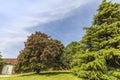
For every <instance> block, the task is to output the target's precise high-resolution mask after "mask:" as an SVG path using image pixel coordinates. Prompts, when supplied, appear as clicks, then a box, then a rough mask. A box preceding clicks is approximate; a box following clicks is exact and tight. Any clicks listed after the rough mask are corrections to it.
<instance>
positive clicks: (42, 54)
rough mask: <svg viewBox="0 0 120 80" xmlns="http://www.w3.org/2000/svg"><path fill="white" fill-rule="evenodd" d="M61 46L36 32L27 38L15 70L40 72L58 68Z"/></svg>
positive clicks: (56, 41)
mask: <svg viewBox="0 0 120 80" xmlns="http://www.w3.org/2000/svg"><path fill="white" fill-rule="evenodd" d="M63 49H64V46H63V44H62V43H61V42H60V41H58V40H55V39H52V38H51V37H49V36H48V35H47V34H44V33H41V32H36V33H35V34H32V35H31V36H29V37H28V39H27V41H26V42H25V48H24V49H23V50H22V51H20V55H19V56H18V58H17V60H18V64H17V65H16V70H19V71H35V72H37V73H39V72H40V70H41V69H43V68H50V67H59V66H60V65H61V63H62V62H61V61H60V58H61V55H62V53H63Z"/></svg>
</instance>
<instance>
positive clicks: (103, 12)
mask: <svg viewBox="0 0 120 80" xmlns="http://www.w3.org/2000/svg"><path fill="white" fill-rule="evenodd" d="M81 43H82V44H83V45H84V47H85V52H84V53H82V54H81V52H77V53H78V54H75V55H74V60H73V62H72V67H73V73H74V74H75V75H77V76H79V77H81V78H82V79H84V80H119V79H120V4H118V3H112V2H111V1H110V2H107V1H106V0H103V1H102V3H101V5H100V6H99V8H98V13H97V14H96V15H95V16H94V20H93V25H92V26H90V27H87V28H86V34H85V35H84V36H83V38H82V40H81Z"/></svg>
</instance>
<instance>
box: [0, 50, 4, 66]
mask: <svg viewBox="0 0 120 80" xmlns="http://www.w3.org/2000/svg"><path fill="white" fill-rule="evenodd" d="M3 65H4V61H3V60H2V55H1V52H0V67H2V66H3Z"/></svg>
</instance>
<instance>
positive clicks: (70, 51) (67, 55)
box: [62, 41, 84, 69]
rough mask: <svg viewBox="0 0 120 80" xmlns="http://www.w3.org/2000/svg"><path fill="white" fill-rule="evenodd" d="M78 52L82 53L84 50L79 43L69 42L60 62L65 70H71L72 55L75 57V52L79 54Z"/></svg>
mask: <svg viewBox="0 0 120 80" xmlns="http://www.w3.org/2000/svg"><path fill="white" fill-rule="evenodd" d="M81 48H82V49H81ZM80 51H81V53H82V51H84V49H83V46H82V45H81V43H80V42H77V41H75V42H71V43H70V44H68V45H67V46H66V47H65V48H64V53H63V55H62V59H63V60H62V61H63V64H64V65H65V67H66V68H68V69H70V68H71V65H70V63H71V61H72V60H73V55H75V54H76V53H77V52H80Z"/></svg>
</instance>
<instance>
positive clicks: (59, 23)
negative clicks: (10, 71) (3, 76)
mask: <svg viewBox="0 0 120 80" xmlns="http://www.w3.org/2000/svg"><path fill="white" fill-rule="evenodd" d="M113 2H120V0H113ZM100 3H101V0H0V52H1V55H2V56H3V58H16V57H17V56H18V55H19V51H21V50H22V49H23V48H24V42H26V40H27V38H28V36H30V35H31V34H32V33H34V32H35V31H41V32H44V33H46V34H48V35H49V36H51V37H52V38H54V39H57V40H60V41H61V42H62V43H63V44H64V45H65V46H66V45H68V44H69V43H70V42H72V41H80V40H81V39H82V36H83V35H84V34H85V31H84V30H83V27H86V26H90V25H91V23H92V19H93V16H94V15H95V13H96V10H97V8H98V6H99V4H100Z"/></svg>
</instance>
